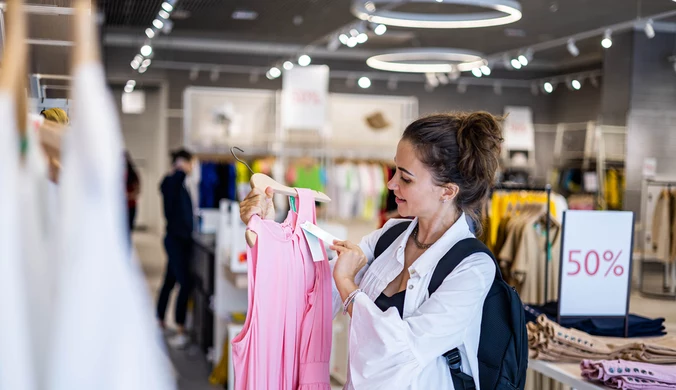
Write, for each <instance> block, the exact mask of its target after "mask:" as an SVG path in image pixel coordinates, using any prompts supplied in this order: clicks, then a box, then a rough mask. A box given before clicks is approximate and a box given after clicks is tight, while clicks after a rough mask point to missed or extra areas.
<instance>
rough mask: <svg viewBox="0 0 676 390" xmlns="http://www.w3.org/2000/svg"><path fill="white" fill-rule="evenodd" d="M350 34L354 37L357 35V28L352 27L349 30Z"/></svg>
mask: <svg viewBox="0 0 676 390" xmlns="http://www.w3.org/2000/svg"><path fill="white" fill-rule="evenodd" d="M350 35H352V36H353V37H356V36H357V35H359V30H357V29H356V28H353V29H352V30H350Z"/></svg>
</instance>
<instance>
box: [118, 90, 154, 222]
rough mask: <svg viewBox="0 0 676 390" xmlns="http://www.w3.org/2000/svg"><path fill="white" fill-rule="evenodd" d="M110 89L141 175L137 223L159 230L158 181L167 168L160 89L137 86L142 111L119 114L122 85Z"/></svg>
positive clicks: (124, 133)
mask: <svg viewBox="0 0 676 390" xmlns="http://www.w3.org/2000/svg"><path fill="white" fill-rule="evenodd" d="M112 90H113V94H114V98H115V102H116V104H117V107H118V114H119V115H120V124H121V126H122V134H123V137H124V142H125V147H126V149H127V150H128V151H129V153H130V154H131V157H132V160H133V161H134V163H135V164H136V166H137V168H138V171H139V175H140V176H141V198H140V200H139V204H138V210H137V217H136V225H137V227H146V228H147V229H149V230H151V231H154V232H157V233H161V232H163V231H164V216H163V212H162V198H161V195H160V192H159V185H160V181H161V180H162V178H163V177H164V175H165V174H166V170H167V166H166V161H167V157H166V155H167V146H166V143H167V135H166V121H165V120H164V118H163V117H162V115H163V114H162V112H163V110H162V102H163V100H164V99H162V89H161V88H137V90H143V91H144V92H145V94H146V99H145V104H146V106H145V111H144V112H143V113H142V114H122V111H121V107H120V106H121V104H120V101H121V96H122V93H123V92H122V88H121V86H113V87H112Z"/></svg>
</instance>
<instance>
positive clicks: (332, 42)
mask: <svg viewBox="0 0 676 390" xmlns="http://www.w3.org/2000/svg"><path fill="white" fill-rule="evenodd" d="M339 47H340V41H339V40H338V39H337V38H331V39H329V43H328V44H327V45H326V49H327V50H328V51H336V50H338V48H339Z"/></svg>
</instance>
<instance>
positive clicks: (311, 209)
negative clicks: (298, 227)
mask: <svg viewBox="0 0 676 390" xmlns="http://www.w3.org/2000/svg"><path fill="white" fill-rule="evenodd" d="M296 191H298V202H296V209H297V212H298V221H299V222H300V223H303V222H305V221H310V222H312V223H316V222H317V215H316V212H315V197H314V195H313V191H312V190H309V189H307V188H296Z"/></svg>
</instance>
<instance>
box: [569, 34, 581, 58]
mask: <svg viewBox="0 0 676 390" xmlns="http://www.w3.org/2000/svg"><path fill="white" fill-rule="evenodd" d="M566 47H567V48H568V53H570V55H571V56H573V57H577V56H579V55H580V49H578V48H577V45H576V44H575V40H574V39H573V38H570V39H569V40H568V43H567V44H566Z"/></svg>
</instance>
